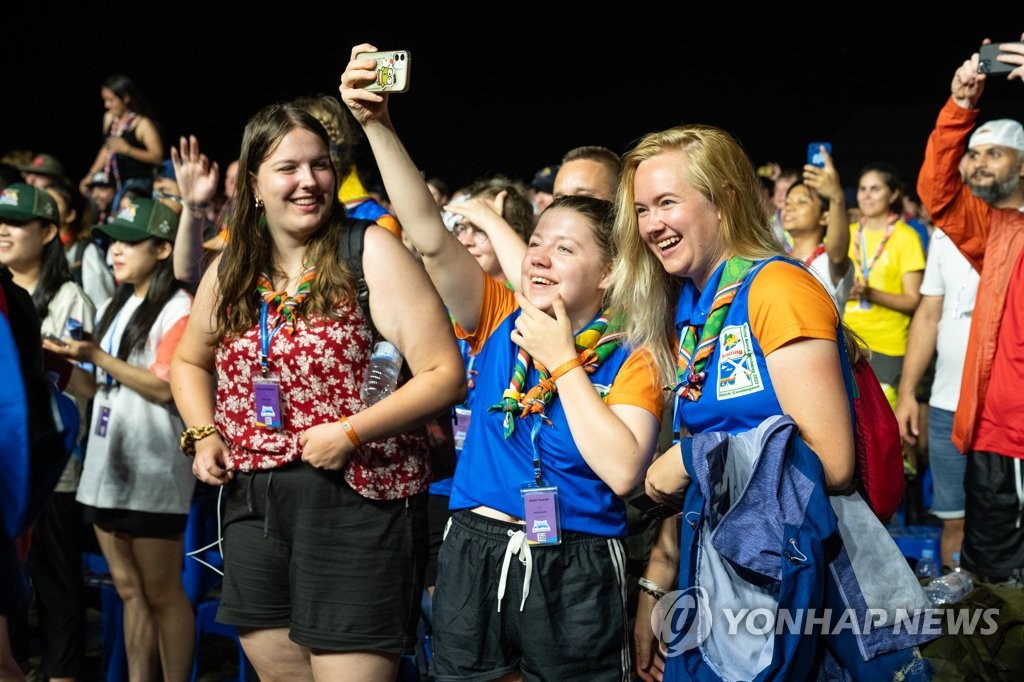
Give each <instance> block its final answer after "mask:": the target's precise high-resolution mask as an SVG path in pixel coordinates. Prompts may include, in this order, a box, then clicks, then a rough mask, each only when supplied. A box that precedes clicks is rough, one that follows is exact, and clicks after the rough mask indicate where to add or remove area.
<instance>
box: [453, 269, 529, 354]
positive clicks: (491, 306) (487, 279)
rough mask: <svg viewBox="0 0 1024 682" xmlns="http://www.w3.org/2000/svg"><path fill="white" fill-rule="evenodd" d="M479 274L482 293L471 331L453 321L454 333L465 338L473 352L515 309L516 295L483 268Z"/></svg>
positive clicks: (477, 351)
mask: <svg viewBox="0 0 1024 682" xmlns="http://www.w3.org/2000/svg"><path fill="white" fill-rule="evenodd" d="M480 276H481V277H483V278H484V293H483V297H482V299H481V301H480V316H479V319H478V320H477V323H476V329H475V330H474V331H473V333H472V334H471V333H469V332H467V331H466V330H465V329H463V328H462V325H460V324H459V321H458V320H454V322H455V335H456V336H458V337H459V338H460V339H465V340H466V341H467V342H468V343H469V346H470V350H471V352H473V353H479V352H480V349H481V348H483V345H484V343H485V342H486V341H487V339H489V338H490V337H491V334H493V333H494V330H495V329H497V328H498V327H499V326H500V325H501V323H502V322H503V321H504V320H505V318H506V317H508V316H509V315H510V314H511V313H512V311H514V310H515V309H516V295H515V294H514V293H513V292H512V290H511V289H509V288H508V287H506V286H505V285H504V284H503V283H502V282H499V281H498V280H496V279H494V278H493V277H491V276H489V275H488V274H487V273H486V272H484V271H483V270H481V271H480Z"/></svg>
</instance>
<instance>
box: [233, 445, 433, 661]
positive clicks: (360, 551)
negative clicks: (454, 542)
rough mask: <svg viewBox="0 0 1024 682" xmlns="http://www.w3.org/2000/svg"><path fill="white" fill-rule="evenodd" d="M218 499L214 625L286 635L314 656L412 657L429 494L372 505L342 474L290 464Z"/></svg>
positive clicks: (238, 482)
mask: <svg viewBox="0 0 1024 682" xmlns="http://www.w3.org/2000/svg"><path fill="white" fill-rule="evenodd" d="M225 496H226V497H227V505H226V509H225V512H224V585H223V591H222V594H221V604H220V608H219V609H218V610H217V620H218V621H219V622H223V623H228V624H230V625H236V626H238V627H241V628H282V627H283V628H289V630H290V632H289V635H290V637H291V639H292V641H294V642H295V643H297V644H300V645H302V646H306V647H309V648H311V649H315V650H322V651H373V652H381V653H390V654H401V653H411V652H412V651H413V648H414V645H415V643H416V625H417V624H418V622H419V614H420V600H421V597H422V592H423V568H424V565H425V564H426V557H427V529H426V521H427V517H426V497H427V495H426V493H421V494H418V495H414V496H412V497H409V498H405V499H400V500H389V501H377V500H370V499H367V498H365V497H362V496H361V495H359V494H358V493H356V492H355V491H354V490H352V488H351V487H350V486H349V485H348V483H346V482H345V478H344V473H343V472H341V471H327V470H323V469H315V468H313V467H311V466H309V465H308V464H306V463H304V462H293V463H291V464H288V465H285V466H283V467H280V468H278V469H271V470H269V471H258V472H252V473H244V472H239V473H236V474H235V477H234V479H233V480H232V481H231V482H230V483H229V484H228V489H227V490H226V491H225Z"/></svg>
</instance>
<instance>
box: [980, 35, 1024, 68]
mask: <svg viewBox="0 0 1024 682" xmlns="http://www.w3.org/2000/svg"><path fill="white" fill-rule="evenodd" d="M1009 44H1011V43H989V44H988V45H982V46H981V48H980V49H979V50H978V73H984V74H988V75H991V74H994V73H1009V72H1010V71H1013V70H1014V69H1016V68H1017V66H1018V64H1009V63H1007V62H1001V61H999V60H998V59H996V57H998V56H999V55H1000V54H1015V55H1016V54H1019V53H1017V52H1009V51H1003V49H1002V47H1003V45H1009ZM1016 44H1017V45H1022V44H1024V43H1021V42H1020V41H1017V42H1016Z"/></svg>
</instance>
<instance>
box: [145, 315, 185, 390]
mask: <svg viewBox="0 0 1024 682" xmlns="http://www.w3.org/2000/svg"><path fill="white" fill-rule="evenodd" d="M187 324H188V315H185V316H184V317H183V318H181V319H180V320H178V321H177V322H175V323H174V324H173V325H172V326H171V328H170V329H168V330H167V333H166V334H164V335H163V338H161V339H160V345H158V346H157V347H156V361H155V362H154V363H153V364H152V365H150V366H149V371H150V372H152V373H153V374H155V375H156V376H158V377H159V378H161V379H163V380H164V381H170V380H171V358H173V357H174V349H175V348H177V347H178V342H179V341H181V337H182V335H183V334H184V333H185V326H186V325H187Z"/></svg>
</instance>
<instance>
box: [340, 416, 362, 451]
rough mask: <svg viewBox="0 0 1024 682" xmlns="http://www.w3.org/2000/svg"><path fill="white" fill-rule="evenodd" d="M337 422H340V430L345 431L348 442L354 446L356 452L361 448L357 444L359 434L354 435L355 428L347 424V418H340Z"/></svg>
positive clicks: (360, 445) (360, 444) (359, 444)
mask: <svg viewBox="0 0 1024 682" xmlns="http://www.w3.org/2000/svg"><path fill="white" fill-rule="evenodd" d="M338 421H339V422H341V428H343V429H345V435H346V436H348V439H349V440H350V441H352V445H353V446H355V449H356V450H358V449H359V448H361V447H362V446H363V444H362V443H360V442H359V434H357V433H356V430H355V427H353V426H352V424H351V423H350V422H349V420H348V417H342V418H341V419H339V420H338Z"/></svg>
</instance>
